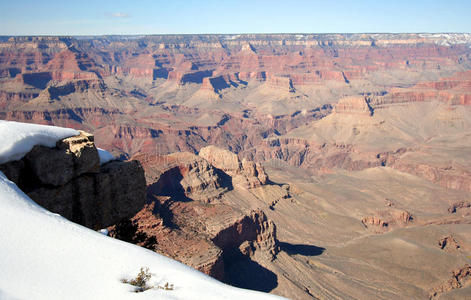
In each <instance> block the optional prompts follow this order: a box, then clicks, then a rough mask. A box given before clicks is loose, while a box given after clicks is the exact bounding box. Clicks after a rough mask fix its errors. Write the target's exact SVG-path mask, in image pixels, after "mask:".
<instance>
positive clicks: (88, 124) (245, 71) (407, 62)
mask: <svg viewBox="0 0 471 300" xmlns="http://www.w3.org/2000/svg"><path fill="white" fill-rule="evenodd" d="M0 119H4V120H14V121H21V122H29V123H38V124H46V125H56V126H63V127H71V128H75V129H79V130H83V135H84V136H83V139H82V140H81V143H83V144H84V146H83V147H84V149H89V148H90V147H91V148H94V147H95V146H94V145H95V144H96V146H98V147H100V148H103V149H106V150H108V151H110V152H112V153H113V154H114V155H115V156H116V157H118V158H119V161H115V162H110V163H108V165H103V166H101V167H100V166H99V164H97V161H96V160H97V157H96V155H95V154H93V155H90V157H92V158H90V159H89V160H90V161H88V162H87V163H86V165H85V166H84V167H83V168H82V167H81V166H80V165H78V164H76V163H75V162H72V161H71V160H70V159H65V158H64V159H63V160H64V161H65V164H69V165H73V166H74V167H73V170H74V172H76V173H75V174H66V173H60V174H57V173H55V172H54V165H53V164H50V163H45V165H46V166H44V165H41V166H35V164H34V163H32V161H35V162H37V163H38V164H40V163H41V160H40V159H36V158H34V159H32V158H30V156H31V155H33V154H30V155H28V156H26V157H25V158H24V159H23V160H22V161H20V162H15V166H10V165H9V166H0V169H1V170H2V171H4V172H5V174H6V175H7V176H8V177H10V179H11V178H14V177H15V176H16V178H17V184H18V186H19V187H20V188H22V189H23V190H24V191H25V192H26V193H27V194H28V195H30V197H31V198H32V199H34V200H36V199H40V198H46V199H50V198H51V197H50V196H48V195H51V194H57V193H59V194H61V195H62V196H64V195H65V196H66V195H69V194H73V190H77V189H79V190H87V189H90V193H91V194H93V195H95V196H94V197H95V198H93V199H104V201H105V203H107V205H108V203H109V205H111V206H112V207H115V208H116V209H117V210H119V209H120V207H121V206H122V205H127V206H129V207H132V213H130V211H126V214H123V215H121V214H117V215H116V216H113V217H112V218H111V217H110V218H109V219H106V220H105V219H103V218H104V215H93V214H87V213H88V212H87V213H85V212H81V214H78V215H77V213H76V211H75V213H74V210H73V209H72V208H66V209H65V210H63V211H60V213H61V214H63V215H64V216H65V217H67V218H69V219H71V220H73V221H76V222H79V223H82V224H85V225H87V226H89V227H91V228H94V229H99V228H104V227H108V229H109V231H110V235H115V236H116V237H119V235H120V234H122V231H123V230H131V231H132V232H131V234H130V235H129V234H128V235H129V236H128V239H130V241H131V242H134V243H137V244H140V245H142V246H144V247H147V248H150V249H152V250H154V251H156V252H158V253H162V254H164V255H167V256H169V257H171V258H174V259H176V260H179V261H182V262H184V263H185V264H187V265H190V266H191V267H194V268H196V269H198V270H200V271H202V272H204V273H207V274H209V275H210V276H212V277H215V278H217V279H219V280H221V281H223V282H226V283H229V284H232V285H235V286H238V287H243V288H250V289H255V290H260V291H265V292H271V293H274V294H278V295H281V296H285V297H288V298H291V299H339V298H341V299H394V298H408V299H439V298H441V299H466V297H467V296H469V294H470V293H471V285H469V282H470V281H469V276H470V269H469V265H470V264H471V261H470V259H469V257H470V254H471V243H470V240H471V235H470V234H471V233H470V232H471V231H470V226H471V225H470V224H471V213H470V212H471V209H470V207H471V205H470V203H471V194H470V193H471V163H470V162H471V35H469V34H380V33H378V34H241V35H151V36H91V37H87V36H80V37H53V36H50V37H49V36H39V37H0ZM85 132H89V133H91V134H93V136H94V138H93V136H91V135H89V134H86V133H85ZM90 138H92V140H90ZM87 143H88V144H89V146H86V145H87ZM90 143H93V146H90ZM57 147H58V148H60V147H62V148H61V149H65V148H67V147H68V146H67V147H66V146H60V145H58V146H57ZM64 147H65V148H64ZM87 147H88V148H87ZM34 151H39V150H34ZM34 151H33V152H34ZM41 151H46V150H44V149H42V150H41ZM50 151H55V152H54V153H56V152H57V151H59V149H55V150H50ZM87 151H90V150H86V151H85V152H84V153H86V152H87ZM72 152H73V151H72ZM92 152H93V151H92ZM49 155H57V156H58V157H59V156H60V155H59V154H57V153H56V154H49ZM61 155H62V154H61ZM83 158H84V159H85V158H86V155H85V156H83ZM126 160H135V162H125V161H126ZM57 162H59V159H57ZM141 165H142V169H143V170H144V171H145V175H143V176H145V179H144V178H140V179H138V178H137V177H138V176H136V175H135V174H136V172H137V173H140V172H141V171H142V170H140V168H141ZM46 167H47V168H46ZM15 168H19V169H23V170H25V172H24V173H21V172H20V173H18V172H19V171H17V169H15ZM48 168H49V169H48ZM50 168H52V171H49V170H51V169H50ZM82 169H83V170H82ZM8 170H10V171H8ZM31 170H35V173H34V174H36V175H35V176H36V177H35V178H36V179H37V178H46V179H41V181H43V180H44V182H41V183H38V182H37V181H33V183H31V180H30V179H31V178H28V176H27V175H24V174H29V173H31V172H32V171H31ZM8 172H10V173H8ZM38 172H42V174H38ZM102 173H103V174H102ZM114 173H120V174H128V175H127V177H123V178H122V179H121V180H122V182H121V183H120V184H118V185H119V186H120V187H119V188H126V190H127V191H128V194H129V195H131V194H135V193H136V191H137V190H139V191H141V188H138V187H137V186H138V185H139V186H140V185H142V186H144V185H146V186H147V192H146V194H144V193H142V195H141V197H138V198H140V199H141V200H139V201H137V202H135V201H133V203H128V202H129V201H128V200H123V201H121V202H120V201H119V200H118V199H114V198H113V197H110V196H108V194H113V195H115V194H122V197H123V199H124V198H126V197H127V194H126V193H124V192H123V191H121V192H109V191H107V192H106V193H104V194H100V193H101V192H98V191H93V182H95V184H97V183H96V182H98V185H100V184H99V183H100V182H105V183H104V184H103V186H107V184H106V182H107V180H111V179H110V177H113V175H112V174H114ZM15 174H23V175H15ZM132 174H134V175H132ZM48 177H49V178H48ZM100 177H101V178H100ZM72 178H73V179H72ZM113 180H114V179H113ZM144 181H145V183H144ZM71 182H72V183H71ZM90 182H91V184H89V183H90ZM133 182H134V183H133ZM136 182H139V183H136ZM41 185H43V186H41ZM90 185H91V187H90ZM57 189H59V190H60V191H61V192H57ZM133 189H135V190H133ZM137 193H141V192H137ZM36 194H38V195H39V194H41V195H40V196H38V197H37V198H35V197H34V195H36ZM44 195H46V196H44ZM75 198H77V197H75ZM78 199H79V200H77V201H78V202H80V203H82V206H86V205H88V204H87V203H86V201H87V200H86V199H85V198H80V197H78ZM87 199H88V198H87ZM112 200H116V201H117V202H113V201H112ZM36 201H38V200H36ZM90 201H91V200H90ZM91 202H93V201H91ZM38 203H40V204H41V205H43V206H45V207H47V208H49V209H51V210H54V209H52V208H51V206H50V205H53V204H54V203H52V204H51V203H47V202H43V203H42V202H41V201H38ZM61 203H62V202H61ZM126 203H127V204H126ZM48 205H49V206H48ZM84 213H85V214H84ZM121 217H126V219H125V220H121V221H120V220H118V219H120V218H121ZM120 232H121V233H120Z"/></svg>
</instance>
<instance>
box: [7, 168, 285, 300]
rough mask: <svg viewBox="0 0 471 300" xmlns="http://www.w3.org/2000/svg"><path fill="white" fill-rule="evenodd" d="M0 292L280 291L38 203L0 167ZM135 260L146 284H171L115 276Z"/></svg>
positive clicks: (104, 295)
mask: <svg viewBox="0 0 471 300" xmlns="http://www.w3.org/2000/svg"><path fill="white" fill-rule="evenodd" d="M0 228H1V230H0V270H2V272H0V298H1V299H4V298H8V299H38V300H40V299H245V300H249V299H282V298H280V297H277V296H274V295H269V294H263V293H259V292H254V291H248V290H242V289H238V288H234V287H230V286H227V285H225V284H222V283H220V282H218V281H216V280H214V279H212V278H211V277H209V276H206V275H205V274H203V273H200V272H198V271H196V270H194V269H192V268H190V267H188V266H185V265H183V264H180V263H178V262H176V261H174V260H171V259H169V258H166V257H164V256H161V255H159V254H157V253H154V252H152V251H149V250H146V249H144V248H140V247H138V246H135V245H132V244H128V243H125V242H122V241H119V240H116V239H113V238H110V237H107V236H105V235H103V234H101V233H99V232H95V231H93V230H90V229H88V228H85V227H83V226H80V225H77V224H75V223H72V222H70V221H68V220H66V219H65V218H63V217H61V216H59V215H57V214H53V213H50V212H48V211H46V210H45V209H43V208H41V207H40V206H39V205H37V204H36V203H35V202H33V201H32V200H31V199H30V198H28V196H26V195H25V194H24V193H23V192H22V191H21V190H19V189H18V187H17V186H16V185H15V184H14V183H13V182H11V181H9V180H8V179H7V178H6V177H5V175H4V174H3V173H2V172H0ZM141 267H148V268H149V270H150V272H151V273H152V274H153V276H152V278H151V281H150V284H153V285H155V286H158V285H160V286H163V285H164V284H165V283H167V282H168V283H170V284H173V285H174V290H171V291H167V290H162V289H151V290H147V291H145V292H142V293H134V292H133V287H132V286H131V285H128V284H124V283H122V282H121V281H120V280H121V279H123V278H127V279H131V278H134V277H135V276H136V275H137V273H138V272H139V270H140V268H141Z"/></svg>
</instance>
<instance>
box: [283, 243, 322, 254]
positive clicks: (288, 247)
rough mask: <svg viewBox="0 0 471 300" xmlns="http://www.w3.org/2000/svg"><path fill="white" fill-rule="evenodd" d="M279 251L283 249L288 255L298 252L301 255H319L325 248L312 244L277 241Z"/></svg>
mask: <svg viewBox="0 0 471 300" xmlns="http://www.w3.org/2000/svg"><path fill="white" fill-rule="evenodd" d="M278 245H279V246H280V249H281V251H285V252H286V253H288V254H289V255H294V254H299V255H303V256H317V255H321V254H322V253H323V252H324V250H325V248H323V247H317V246H314V245H304V244H290V243H285V242H279V243H278Z"/></svg>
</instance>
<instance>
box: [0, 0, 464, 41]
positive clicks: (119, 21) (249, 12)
mask: <svg viewBox="0 0 471 300" xmlns="http://www.w3.org/2000/svg"><path fill="white" fill-rule="evenodd" d="M470 12H471V1H469V0H460V1H458V0H447V1H437V0H429V1H423V0H415V1H414V0H408V1H405V0H397V1H394V0H389V1H382V0H374V1H373V0H363V1H362V0H358V1H347V0H333V1H331V0H324V1H317V0H312V1H308V0H291V1H290V0H284V1H280V0H271V1H268V0H259V1H257V0H241V1H231V0H220V1H213V0H209V1H204V0H200V1H193V0H186V1H184V0H173V1H172V0H167V1H160V0H155V1H151V0H134V1H130V0H127V1H121V0H113V1H108V0H104V1H99V0H95V1H90V0H81V1H79V0H75V1H70V0H11V1H7V0H0V35H101V34H171V33H325V32H471V17H470Z"/></svg>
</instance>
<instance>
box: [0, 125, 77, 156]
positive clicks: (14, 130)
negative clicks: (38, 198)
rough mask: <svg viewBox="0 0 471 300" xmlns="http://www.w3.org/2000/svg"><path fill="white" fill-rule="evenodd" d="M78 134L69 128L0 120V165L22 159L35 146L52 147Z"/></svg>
mask: <svg viewBox="0 0 471 300" xmlns="http://www.w3.org/2000/svg"><path fill="white" fill-rule="evenodd" d="M78 134H79V132H78V131H77V130H75V129H71V128H62V127H54V126H47V125H38V124H28V123H19V122H11V121H3V120H0V138H1V143H0V164H3V163H6V162H9V161H12V160H18V159H21V158H23V156H25V154H26V153H28V152H29V151H31V149H33V147H34V146H35V145H42V146H46V147H54V146H55V145H56V142H57V141H59V140H61V139H64V138H67V137H71V136H75V135H78Z"/></svg>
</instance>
